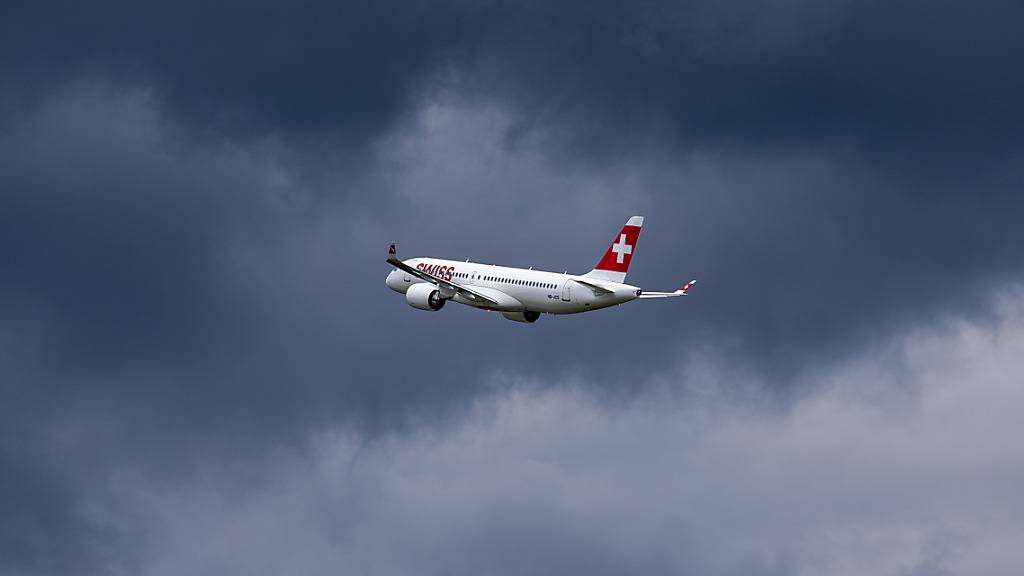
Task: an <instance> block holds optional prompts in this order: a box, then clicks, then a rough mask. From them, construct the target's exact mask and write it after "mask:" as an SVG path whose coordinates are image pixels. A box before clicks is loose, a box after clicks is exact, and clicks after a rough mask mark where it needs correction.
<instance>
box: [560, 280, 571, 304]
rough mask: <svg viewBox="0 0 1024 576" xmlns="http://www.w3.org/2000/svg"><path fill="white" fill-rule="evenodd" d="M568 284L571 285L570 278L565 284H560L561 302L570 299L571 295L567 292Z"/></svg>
mask: <svg viewBox="0 0 1024 576" xmlns="http://www.w3.org/2000/svg"><path fill="white" fill-rule="evenodd" d="M570 286H572V281H571V280H566V281H565V284H564V285H562V301H563V302H568V301H570V300H572V295H571V294H569V289H570Z"/></svg>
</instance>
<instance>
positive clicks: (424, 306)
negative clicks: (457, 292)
mask: <svg viewBox="0 0 1024 576" xmlns="http://www.w3.org/2000/svg"><path fill="white" fill-rule="evenodd" d="M405 301H406V302H408V303H409V306H412V307H413V308H419V309H420V310H429V311H431V312H436V311H438V310H440V309H441V308H443V307H444V303H445V299H444V298H441V293H440V292H438V290H437V287H436V286H434V285H433V284H428V283H425V282H424V283H420V284H413V285H412V286H409V289H408V290H406V291H405Z"/></svg>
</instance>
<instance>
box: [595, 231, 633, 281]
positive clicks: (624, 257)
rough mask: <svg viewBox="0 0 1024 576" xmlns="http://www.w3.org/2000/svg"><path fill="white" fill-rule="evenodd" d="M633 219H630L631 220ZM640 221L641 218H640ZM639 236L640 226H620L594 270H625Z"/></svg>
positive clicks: (627, 267)
mask: <svg viewBox="0 0 1024 576" xmlns="http://www.w3.org/2000/svg"><path fill="white" fill-rule="evenodd" d="M632 221H633V219H630V222H632ZM641 222H642V220H641ZM639 237H640V226H632V225H631V224H626V225H625V226H623V227H622V231H621V232H619V234H618V236H616V237H615V240H614V241H612V245H611V246H609V247H608V251H607V252H605V253H604V257H602V258H601V261H600V262H598V263H597V266H595V267H594V269H595V270H610V271H612V272H626V271H627V270H628V269H629V261H630V260H632V259H633V251H634V250H636V241H637V239H638V238H639Z"/></svg>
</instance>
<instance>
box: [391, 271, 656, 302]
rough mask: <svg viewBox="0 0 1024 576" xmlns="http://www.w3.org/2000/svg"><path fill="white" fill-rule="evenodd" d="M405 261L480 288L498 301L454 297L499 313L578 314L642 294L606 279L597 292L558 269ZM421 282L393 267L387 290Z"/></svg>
mask: <svg viewBox="0 0 1024 576" xmlns="http://www.w3.org/2000/svg"><path fill="white" fill-rule="evenodd" d="M405 263H406V264H408V265H409V266H411V267H413V268H416V269H419V270H426V271H428V272H430V273H431V274H433V275H435V276H438V277H440V278H442V279H444V280H448V281H450V282H454V283H456V284H461V285H463V286H467V287H469V288H472V289H473V290H476V291H478V292H481V293H483V294H484V295H486V296H488V297H489V298H492V299H494V300H495V301H497V302H499V305H497V306H495V305H483V304H482V303H479V302H473V301H472V300H469V299H468V298H464V297H463V296H462V295H455V296H454V298H453V299H454V300H455V301H456V302H459V303H460V304H466V305H468V306H474V307H477V308H485V309H488V310H498V311H501V312H522V311H531V312H543V313H547V314H575V313H577V312H586V311H588V310H597V309H599V308H607V307H608V306H615V305H617V304H622V303H624V302H629V301H630V300H634V299H636V298H637V297H638V296H639V294H640V290H639V289H638V288H637V287H636V286H630V285H629V284H622V283H618V282H610V281H607V280H604V281H602V282H601V286H602V287H603V288H604V289H606V290H610V291H611V292H610V293H609V292H603V291H596V290H593V289H592V288H590V287H589V286H587V285H586V284H583V283H580V282H577V281H576V280H575V278H580V280H582V281H586V280H587V279H586V278H585V277H582V276H579V277H577V276H573V275H571V274H562V273H558V272H544V271H542V270H527V269H523V268H509V267H506V266H495V265H493V264H478V263H476V262H468V261H466V262H463V261H458V260H441V259H437V258H412V259H409V260H405ZM423 282H424V281H423V280H420V279H418V278H416V277H415V276H412V275H411V274H408V273H406V272H404V271H402V270H393V271H392V272H391V273H390V274H388V277H387V280H386V283H387V286H388V288H391V289H392V290H394V291H396V292H401V293H403V294H404V293H405V292H406V291H407V290H408V289H409V287H410V286H412V285H414V284H420V283H423Z"/></svg>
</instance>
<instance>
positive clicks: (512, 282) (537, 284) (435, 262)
mask: <svg viewBox="0 0 1024 576" xmlns="http://www.w3.org/2000/svg"><path fill="white" fill-rule="evenodd" d="M643 223H644V218H643V216H633V217H632V218H630V219H629V221H627V222H626V225H625V226H623V227H622V230H621V231H619V233H618V234H617V235H616V236H615V239H614V240H612V244H611V245H610V246H608V249H607V250H606V251H605V253H604V256H602V257H601V260H600V261H599V262H598V263H597V266H595V267H594V269H593V270H591V271H590V272H587V273H586V274H582V275H578V276H577V275H572V274H566V273H558V272H544V271H542V270H534V269H533V268H530V269H523V268H509V267H506V266H495V265H493V264H478V263H476V262H470V261H468V260H466V261H465V262H463V261H458V260H440V259H437V258H411V259H409V260H405V261H402V260H399V259H398V253H397V250H396V248H395V244H394V243H392V244H391V245H390V246H389V247H388V260H387V262H388V264H391V265H392V266H394V267H395V268H396V269H395V270H392V271H391V273H390V274H388V277H387V280H386V282H387V285H388V288H391V289H392V290H394V291H395V292H401V293H402V294H405V300H406V301H407V302H408V303H409V305H410V306H412V307H413V308H418V309H420V310H429V311H437V310H440V309H441V308H443V307H444V305H445V302H447V301H449V300H453V301H455V302H458V303H459V304H465V305H467V306H472V307H474V308H482V309H484V310H494V311H497V312H501V315H502V316H504V317H505V318H508V319H509V320H515V321H516V322H536V321H537V319H538V318H540V315H541V314H576V313H579V312H589V311H590V310H599V309H601V308H608V307H609V306H616V305H619V304H624V303H626V302H629V301H631V300H636V299H637V298H641V299H644V298H675V297H677V296H686V293H687V291H688V290H689V289H690V288H691V287H692V286H693V285H694V284H695V283H696V282H697V281H696V280H690V281H689V282H688V283H686V284H685V285H684V286H683V287H681V288H679V289H678V290H676V291H674V292H647V291H645V290H641V289H640V288H638V287H636V286H631V285H629V284H626V272H627V271H628V270H629V262H630V260H632V259H633V253H634V252H635V250H636V241H637V238H639V237H640V227H641V226H643Z"/></svg>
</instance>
